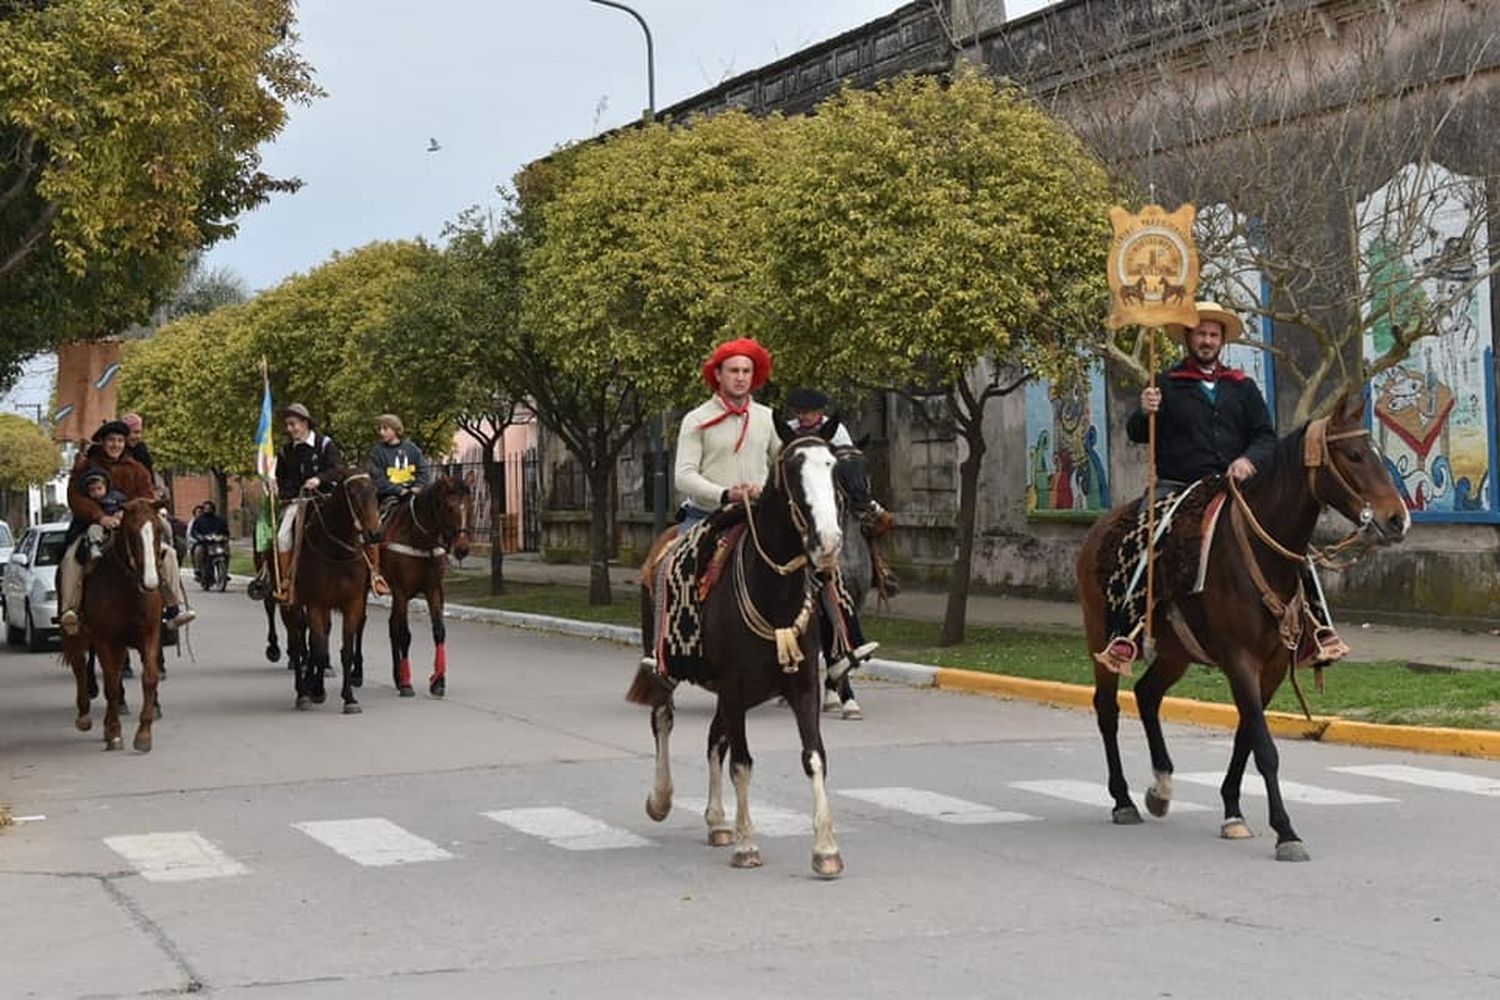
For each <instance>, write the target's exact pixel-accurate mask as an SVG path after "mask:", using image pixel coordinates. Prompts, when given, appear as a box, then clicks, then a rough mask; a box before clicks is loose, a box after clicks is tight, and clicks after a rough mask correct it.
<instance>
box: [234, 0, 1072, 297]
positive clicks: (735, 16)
mask: <svg viewBox="0 0 1500 1000" xmlns="http://www.w3.org/2000/svg"><path fill="white" fill-rule="evenodd" d="M628 2H630V3H631V6H633V7H635V9H636V10H638V11H640V12H641V14H642V16H644V17H645V18H646V21H647V23H649V24H650V26H651V32H652V35H653V36H654V39H655V43H656V95H657V96H656V100H657V106H658V107H667V106H669V105H671V104H673V103H675V102H677V101H679V100H682V99H683V98H686V97H688V96H690V95H692V94H695V93H697V92H699V91H701V90H704V89H707V88H709V87H711V86H713V85H714V84H716V83H718V82H720V81H721V80H723V79H725V78H726V77H728V76H733V75H735V74H737V73H743V72H747V71H749V70H751V69H754V68H755V67H757V66H761V65H764V64H765V63H768V62H771V61H773V60H775V59H778V58H780V57H782V56H785V55H789V54H791V53H792V52H795V51H797V50H798V49H801V48H804V47H806V46H807V45H810V44H812V43H814V42H818V41H821V40H823V39H825V38H829V37H831V36H833V35H837V34H839V33H841V32H844V31H847V30H849V29H850V28H854V27H857V26H858V25H861V24H864V23H865V22H867V21H870V20H873V19H874V18H877V17H880V16H882V15H884V14H888V13H890V12H891V11H893V10H895V9H897V8H898V7H900V6H901V0H628ZM1044 6H1046V3H1045V0H1009V2H1008V3H1007V11H1008V13H1009V15H1010V16H1011V17H1012V18H1014V17H1017V16H1019V15H1021V14H1024V13H1028V12H1030V11H1032V10H1036V9H1039V8H1041V7H1044ZM298 31H299V33H300V34H301V36H302V43H301V51H302V53H303V55H304V56H305V57H306V58H307V59H308V60H309V61H310V62H311V63H312V65H313V66H314V67H315V68H316V70H317V79H318V82H319V84H320V85H321V86H322V87H323V89H324V90H326V91H327V92H328V96H327V97H325V98H323V99H321V100H319V101H316V102H315V103H314V104H313V105H312V106H310V107H306V108H301V107H294V108H293V109H292V112H291V118H290V121H289V122H288V124H287V128H286V131H285V132H284V133H283V134H282V136H281V138H280V139H279V140H278V141H277V142H276V143H275V144H274V145H272V146H271V147H269V148H268V149H267V150H266V153H265V166H266V169H267V170H268V172H270V173H272V174H274V175H280V176H296V177H300V178H301V179H302V180H303V181H304V182H305V183H306V186H305V187H304V188H303V189H302V190H301V191H299V192H298V193H297V194H295V195H290V196H280V197H277V198H276V199H275V200H274V201H272V202H271V203H270V204H269V205H267V206H263V207H262V208H260V209H257V210H256V211H254V212H252V213H250V214H248V215H246V216H245V217H243V219H242V220H241V226H240V235H239V236H238V237H237V238H236V239H234V240H233V241H231V242H228V243H224V244H220V245H219V246H217V247H215V248H214V249H213V250H212V251H211V252H210V254H209V256H208V263H209V264H210V265H214V266H222V267H227V268H229V269H231V270H232V271H234V272H236V273H237V274H239V275H240V277H242V278H244V279H245V281H246V282H247V283H248V284H249V285H250V287H251V288H252V289H257V290H258V289H262V288H266V287H269V286H271V285H274V284H276V283H277V282H278V281H280V280H281V279H282V278H284V277H286V276H287V275H289V274H291V273H293V272H297V271H306V270H308V269H309V268H311V267H313V266H315V265H316V264H318V263H319V262H320V261H322V260H324V259H326V258H327V257H328V255H329V254H330V253H331V252H333V251H334V250H345V249H351V248H354V247H358V246H362V245H364V244H365V243H368V242H370V241H371V240H378V239H395V238H401V237H411V236H416V235H419V234H420V235H423V236H426V237H428V238H429V239H434V240H435V239H437V238H438V236H439V234H440V233H441V231H442V227H443V223H444V222H445V221H447V220H448V219H451V218H453V217H454V216H456V215H457V214H458V213H459V212H460V211H461V210H463V209H464V208H465V207H467V206H469V205H473V204H476V203H479V204H495V203H498V202H497V199H496V198H495V196H494V189H495V186H496V185H497V184H509V182H510V178H511V176H512V175H513V174H514V173H515V172H516V170H517V169H518V168H519V167H520V166H521V165H523V164H525V163H527V162H529V161H530V160H533V159H535V158H536V157H538V156H541V155H543V154H545V153H547V152H548V151H550V150H552V149H553V148H555V147H556V146H558V145H559V144H562V143H566V142H569V141H571V140H575V139H579V138H582V137H585V136H588V135H592V134H594V133H596V132H598V131H600V130H601V129H605V128H609V127H612V126H615V125H620V124H622V123H624V122H627V121H630V120H631V119H633V118H635V117H636V116H638V115H639V114H640V113H641V111H642V110H643V109H644V108H645V107H646V55H645V41H644V37H643V36H642V34H641V31H640V28H639V26H638V25H637V24H636V23H635V21H634V20H633V19H632V18H631V17H630V16H629V15H628V14H625V13H623V12H621V11H617V10H612V9H609V8H606V7H600V6H596V5H594V4H591V3H588V2H587V0H425V2H422V3H413V2H411V0H301V4H300V10H299V15H298ZM430 139H436V140H437V142H438V144H439V145H440V146H441V147H442V148H441V149H440V150H439V151H437V152H432V153H429V152H427V146H428V142H429V140H430Z"/></svg>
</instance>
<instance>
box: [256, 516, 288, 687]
mask: <svg viewBox="0 0 1500 1000" xmlns="http://www.w3.org/2000/svg"><path fill="white" fill-rule="evenodd" d="M273 530H274V529H273ZM275 544H276V543H275V542H274V541H272V543H271V545H272V546H273V547H272V548H269V549H256V550H255V551H254V553H253V557H254V559H255V577H256V579H255V580H254V581H253V587H254V589H253V590H251V591H249V594H250V597H251V599H252V600H259V601H260V603H261V604H262V606H263V607H264V608H265V612H266V659H267V660H269V661H271V662H272V663H278V662H280V660H281V637H280V635H279V634H278V633H277V631H276V613H277V610H278V609H279V608H280V607H281V605H280V604H278V603H277V601H276V597H275V594H274V593H273V590H274V589H275V588H274V587H273V585H272V582H271V581H273V579H274V577H273V574H274V573H275V572H276V550H275V548H274V546H275ZM287 644H288V645H290V644H291V640H290V639H288V640H287ZM287 669H288V670H295V669H297V668H296V666H295V665H293V664H292V663H290V662H289V663H288V664H287Z"/></svg>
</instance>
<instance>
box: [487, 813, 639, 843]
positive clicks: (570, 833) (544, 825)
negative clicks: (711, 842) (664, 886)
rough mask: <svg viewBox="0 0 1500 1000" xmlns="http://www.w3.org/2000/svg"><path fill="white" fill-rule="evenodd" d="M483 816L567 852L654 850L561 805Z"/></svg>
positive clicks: (625, 832) (628, 834)
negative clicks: (642, 848)
mask: <svg viewBox="0 0 1500 1000" xmlns="http://www.w3.org/2000/svg"><path fill="white" fill-rule="evenodd" d="M484 815H486V816H488V817H489V818H490V819H492V820H494V821H495V822H496V823H501V824H504V825H505V826H508V827H510V828H511V829H513V830H519V831H521V832H522V833H524V834H528V835H529V836H532V837H540V838H541V839H543V840H545V841H547V843H549V844H551V845H552V846H553V847H561V848H562V849H563V850H565V851H609V850H614V849H616V848H621V847H653V846H655V845H654V843H653V842H652V841H649V840H647V839H646V838H645V837H642V836H639V835H637V834H634V833H631V832H630V831H629V830H625V829H622V828H621V827H618V826H610V825H609V824H608V823H606V822H604V821H603V820H598V819H595V818H594V817H592V816H585V815H584V814H583V813H581V812H575V811H573V810H572V809H564V808H563V807H561V806H535V807H532V808H529V809H497V810H494V811H492V812H487V813H485V814H484Z"/></svg>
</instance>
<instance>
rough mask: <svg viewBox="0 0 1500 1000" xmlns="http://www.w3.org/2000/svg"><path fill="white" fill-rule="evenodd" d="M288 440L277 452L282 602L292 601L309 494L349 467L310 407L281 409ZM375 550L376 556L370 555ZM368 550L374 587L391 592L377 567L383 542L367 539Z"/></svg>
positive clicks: (279, 589) (329, 484)
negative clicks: (301, 520)
mask: <svg viewBox="0 0 1500 1000" xmlns="http://www.w3.org/2000/svg"><path fill="white" fill-rule="evenodd" d="M281 418H282V421H283V424H284V426H285V428H286V434H287V440H286V443H285V444H283V445H282V446H281V450H280V451H279V452H278V453H277V455H276V494H277V499H278V500H279V501H280V502H281V503H282V504H283V505H284V506H283V508H282V514H281V524H280V525H279V527H278V528H277V531H276V568H277V571H278V576H279V577H280V579H279V580H278V582H277V589H276V600H278V601H280V602H281V603H282V604H291V603H292V602H293V596H294V595H293V594H292V573H293V563H294V556H295V555H296V547H297V546H296V540H297V533H298V525H297V522H298V519H299V518H300V517H301V516H302V507H303V505H304V504H305V503H306V502H307V498H308V497H310V496H312V495H314V494H316V493H317V492H318V490H319V489H320V488H321V487H332V486H333V485H335V484H336V483H337V482H338V479H339V477H341V476H343V475H344V474H345V473H346V472H347V469H346V467H345V465H344V456H343V454H342V453H341V452H340V451H339V447H338V445H337V444H335V443H334V441H333V438H331V437H329V436H328V435H327V434H319V433H318V430H317V424H316V423H315V422H314V421H313V418H312V415H311V414H310V413H309V412H308V409H307V407H305V406H303V405H302V404H301V403H293V404H292V405H290V406H288V407H287V408H286V409H284V410H282V411H281ZM371 550H376V553H377V554H376V555H371V554H370V553H371ZM365 551H366V555H367V557H369V558H370V559H371V566H372V573H371V579H370V585H371V588H372V589H373V590H374V591H375V593H377V594H388V593H390V588H389V587H388V586H387V585H386V582H385V578H384V577H382V576H380V574H379V571H378V566H379V563H378V562H375V560H376V559H378V546H376V545H373V544H367V545H366V547H365Z"/></svg>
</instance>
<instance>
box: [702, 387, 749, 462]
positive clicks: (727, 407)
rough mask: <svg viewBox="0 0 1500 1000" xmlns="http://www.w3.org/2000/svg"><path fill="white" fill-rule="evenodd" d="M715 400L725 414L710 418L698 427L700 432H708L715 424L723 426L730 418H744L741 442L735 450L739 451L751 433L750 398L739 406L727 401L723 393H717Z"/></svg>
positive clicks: (736, 443)
mask: <svg viewBox="0 0 1500 1000" xmlns="http://www.w3.org/2000/svg"><path fill="white" fill-rule="evenodd" d="M714 399H717V400H718V401H719V405H720V406H721V407H723V408H724V412H723V413H721V414H719V415H718V416H717V417H709V418H708V419H707V420H705V421H703V423H701V424H699V425H698V429H699V430H700V431H702V430H707V429H708V428H710V427H712V426H714V425H715V424H722V423H723V422H724V421H726V420H728V419H729V418H730V417H744V418H745V422H744V423H743V424H741V425H740V436H739V440H737V441H735V443H734V450H735V451H739V450H740V447H741V446H742V445H743V444H744V443H745V435H746V434H748V433H749V432H750V397H749V396H746V397H745V401H744V402H743V403H741V404H740V405H739V406H736V405H735V404H734V403H732V402H730V401H729V400H728V399H726V398H725V396H724V394H723V393H722V392H718V393H715V394H714Z"/></svg>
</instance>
